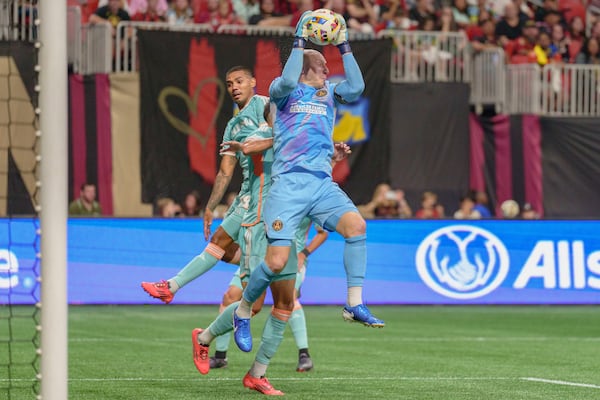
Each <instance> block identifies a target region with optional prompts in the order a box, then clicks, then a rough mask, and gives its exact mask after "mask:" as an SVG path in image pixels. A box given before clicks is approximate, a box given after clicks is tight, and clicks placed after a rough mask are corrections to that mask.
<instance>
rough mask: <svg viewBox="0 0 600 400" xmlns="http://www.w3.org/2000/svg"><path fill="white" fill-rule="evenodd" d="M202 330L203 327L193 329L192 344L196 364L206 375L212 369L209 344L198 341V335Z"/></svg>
mask: <svg viewBox="0 0 600 400" xmlns="http://www.w3.org/2000/svg"><path fill="white" fill-rule="evenodd" d="M202 331H203V329H202V328H196V329H194V330H193V331H192V346H193V354H194V365H195V366H196V369H197V370H198V371H200V373H201V374H202V375H206V374H208V371H210V360H209V359H208V348H209V346H206V345H204V344H200V343H198V335H199V334H201V333H202Z"/></svg>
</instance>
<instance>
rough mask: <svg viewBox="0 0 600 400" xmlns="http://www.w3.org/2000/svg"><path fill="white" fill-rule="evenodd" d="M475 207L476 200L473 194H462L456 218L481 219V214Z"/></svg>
mask: <svg viewBox="0 0 600 400" xmlns="http://www.w3.org/2000/svg"><path fill="white" fill-rule="evenodd" d="M474 207H475V202H474V201H473V199H472V198H471V196H461V198H460V206H459V208H458V210H456V212H455V213H454V219H480V218H481V214H480V213H479V211H477V210H475V208H474Z"/></svg>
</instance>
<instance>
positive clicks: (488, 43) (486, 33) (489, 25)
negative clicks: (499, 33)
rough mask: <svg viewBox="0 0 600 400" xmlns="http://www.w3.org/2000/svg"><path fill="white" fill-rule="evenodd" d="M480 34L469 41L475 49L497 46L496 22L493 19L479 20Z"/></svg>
mask: <svg viewBox="0 0 600 400" xmlns="http://www.w3.org/2000/svg"><path fill="white" fill-rule="evenodd" d="M479 26H480V28H481V34H480V35H478V36H475V37H474V38H473V40H472V42H471V45H472V46H473V49H474V50H475V51H482V50H484V49H489V48H495V47H498V42H497V40H496V33H495V31H496V23H495V22H494V20H493V19H491V18H489V19H484V20H480V21H479Z"/></svg>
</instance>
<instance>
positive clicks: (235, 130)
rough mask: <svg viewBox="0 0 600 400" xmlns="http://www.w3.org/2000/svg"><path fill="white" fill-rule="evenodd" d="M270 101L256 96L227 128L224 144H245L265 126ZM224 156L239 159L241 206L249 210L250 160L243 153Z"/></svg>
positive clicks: (228, 153)
mask: <svg viewBox="0 0 600 400" xmlns="http://www.w3.org/2000/svg"><path fill="white" fill-rule="evenodd" d="M268 101H269V98H268V97H265V96H260V95H257V94H255V95H254V96H252V98H251V99H250V101H248V104H246V106H245V107H244V108H242V109H241V110H240V111H239V112H238V113H237V114H236V115H234V116H233V117H232V118H231V119H230V120H229V122H228V123H227V127H225V133H224V134H223V142H228V141H236V142H243V141H244V140H246V138H247V137H248V136H249V135H251V134H252V133H253V132H254V131H256V130H257V129H258V128H259V127H260V126H261V124H265V118H264V116H263V114H264V110H265V104H267V102H268ZM222 154H226V155H230V156H234V157H236V158H237V159H238V162H239V164H240V167H241V168H242V185H241V187H240V192H239V193H238V199H239V201H240V203H241V206H242V207H244V208H248V202H249V194H250V193H249V186H248V159H247V157H246V156H244V155H243V154H242V153H241V152H233V151H223V153H222Z"/></svg>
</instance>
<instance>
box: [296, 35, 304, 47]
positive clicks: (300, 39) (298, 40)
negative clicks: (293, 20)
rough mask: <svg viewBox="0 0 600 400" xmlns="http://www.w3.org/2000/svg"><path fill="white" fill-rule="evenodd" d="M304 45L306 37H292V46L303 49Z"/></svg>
mask: <svg viewBox="0 0 600 400" xmlns="http://www.w3.org/2000/svg"><path fill="white" fill-rule="evenodd" d="M304 46H306V39H304V38H303V37H298V36H296V37H295V38H294V48H295V49H303V48H304Z"/></svg>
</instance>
